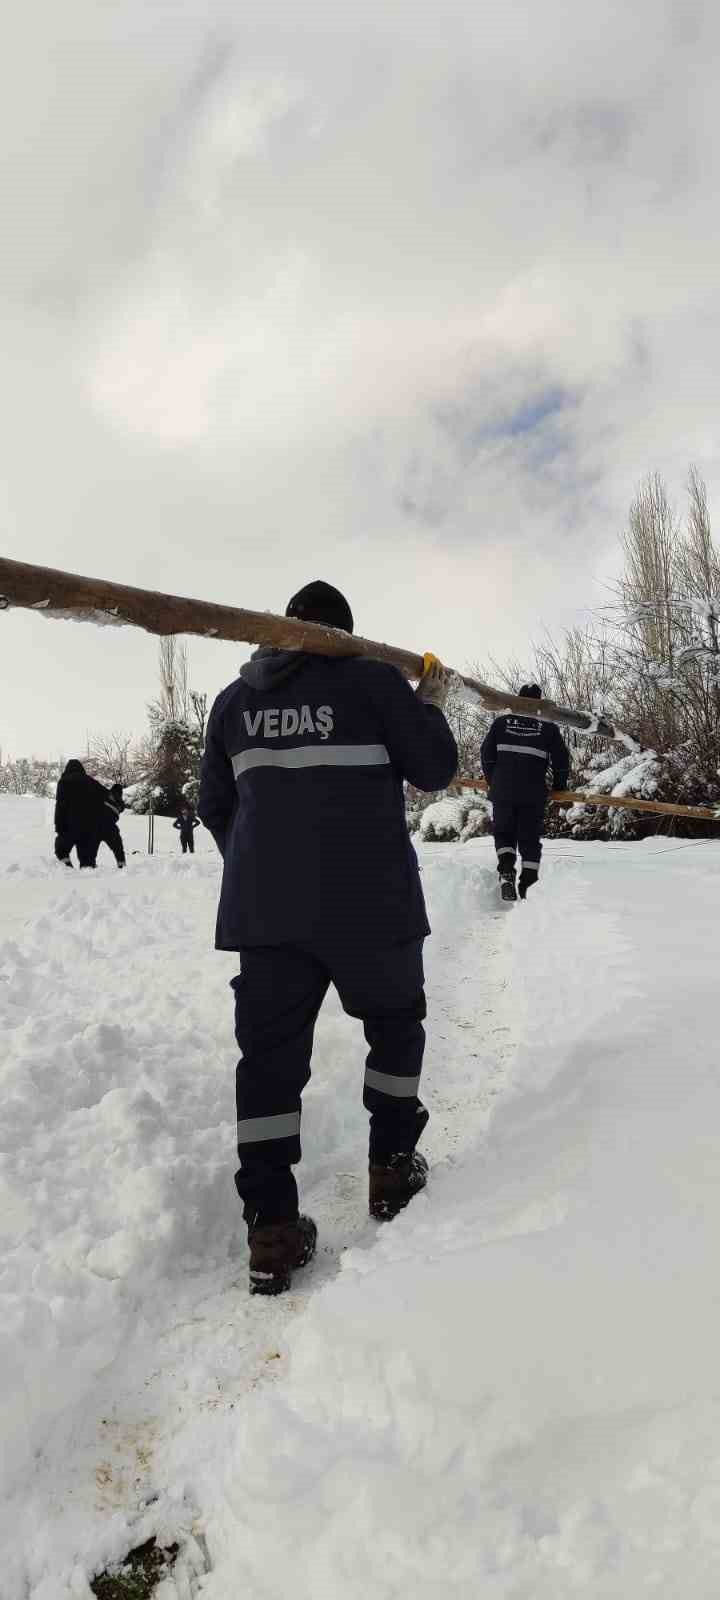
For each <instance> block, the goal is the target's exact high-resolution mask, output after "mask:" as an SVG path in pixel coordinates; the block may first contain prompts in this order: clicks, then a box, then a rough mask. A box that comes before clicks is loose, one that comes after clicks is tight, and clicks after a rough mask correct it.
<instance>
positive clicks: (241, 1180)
mask: <svg viewBox="0 0 720 1600" xmlns="http://www.w3.org/2000/svg"><path fill="white" fill-rule="evenodd" d="M286 615H288V616H291V617H298V618H301V619H303V620H306V621H308V622H320V623H325V624H327V625H329V626H331V627H334V628H340V629H342V630H344V631H345V632H347V633H352V631H353V617H352V612H351V610H350V607H349V605H348V603H347V601H346V600H345V599H344V597H343V595H341V594H340V593H339V591H338V590H337V589H334V588H333V587H332V586H331V585H329V584H326V583H322V582H320V581H318V582H315V583H310V584H308V585H307V586H306V587H305V588H304V589H301V590H300V592H299V593H298V594H296V595H295V596H294V597H293V599H292V600H291V601H290V603H289V605H288V607H287V612H286ZM447 689H448V674H447V673H446V672H445V669H444V668H443V667H442V666H441V665H440V663H439V662H436V661H435V660H434V658H433V660H432V663H431V664H429V665H428V670H427V671H426V672H425V674H424V676H423V678H422V679H421V681H420V683H419V684H418V687H417V690H416V691H415V692H413V690H412V689H411V688H410V686H409V684H408V683H407V682H406V680H405V679H404V678H403V676H402V674H401V673H400V672H399V671H397V669H396V668H395V667H391V666H386V665H385V664H383V663H382V662H380V661H374V660H369V659H367V658H360V657H341V658H336V657H332V658H331V657H327V656H318V655H310V654H308V653H304V652H303V651H302V650H276V649H273V648H271V647H269V646H263V647H262V648H261V649H259V650H258V651H257V652H256V653H255V655H254V656H253V658H252V660H251V661H250V662H248V664H247V665H246V666H244V667H243V668H242V669H241V672H240V676H239V678H237V679H235V681H234V682H233V683H231V684H230V685H229V687H228V688H227V689H225V690H224V691H223V692H222V693H221V694H220V695H219V696H218V698H217V700H216V701H215V704H214V706H213V709H212V712H211V715H210V719H209V723H208V730H207V740H206V746H205V755H204V758H203V765H202V774H201V783H200V797H199V805H198V810H199V813H200V816H201V818H202V820H203V822H204V823H205V826H206V827H208V828H209V829H210V831H211V832H212V834H213V835H214V837H215V840H216V843H217V845H218V847H219V849H220V851H221V853H222V855H223V857H224V871H223V881H222V890H221V896H220V906H219V911H218V920H217V935H216V946H217V948H218V949H220V950H237V951H239V953H240V972H239V975H238V976H237V977H236V978H234V979H233V988H234V991H235V1020H236V1038H237V1042H238V1044H239V1046H240V1049H241V1052H242V1056H241V1059H240V1061H239V1063H238V1067H237V1080H236V1084H237V1118H238V1155H239V1159H240V1168H239V1171H238V1173H237V1175H236V1179H235V1181H236V1185H237V1189H238V1193H239V1195H240V1198H241V1200H242V1201H243V1215H244V1217H245V1221H246V1223H247V1228H248V1240H249V1245H250V1292H251V1293H255V1294H257V1293H259V1294H277V1293H280V1292H281V1291H282V1290H283V1289H286V1288H288V1287H289V1285H290V1281H291V1275H292V1272H293V1270H294V1269H295V1268H296V1267H299V1266H302V1265H304V1264H305V1262H306V1261H308V1260H309V1259H310V1257H311V1256H312V1255H313V1253H314V1250H315V1242H316V1228H315V1224H314V1222H313V1221H312V1219H311V1218H309V1217H304V1216H301V1215H299V1207H298V1191H297V1185H296V1182H295V1177H294V1174H293V1170H292V1169H293V1167H294V1166H295V1165H296V1164H297V1163H298V1162H299V1161H300V1158H301V1151H300V1099H301V1094H302V1090H303V1088H304V1086H305V1084H306V1083H307V1082H308V1079H309V1077H310V1058H311V1054H312V1045H313V1030H314V1027H315V1022H316V1019H317V1016H318V1012H319V1010H320V1007H321V1005H322V1002H323V1000H324V998H325V995H326V993H327V990H328V988H329V986H330V984H331V983H332V984H334V986H335V988H336V990H337V992H338V995H339V997H340V1001H341V1004H342V1006H343V1008H344V1010H345V1011H346V1012H347V1013H348V1014H349V1015H350V1016H353V1017H357V1018H359V1019H360V1020H361V1021H362V1023H363V1027H364V1031H365V1037H366V1039H367V1042H368V1045H369V1047H370V1049H369V1054H368V1057H367V1066H366V1071H365V1083H364V1094H363V1101H364V1104H365V1106H366V1108H367V1110H368V1111H369V1113H370V1175H369V1203H370V1210H371V1213H372V1215H373V1216H375V1217H377V1218H379V1219H382V1218H386V1217H392V1216H395V1214H396V1213H397V1212H398V1211H399V1210H400V1209H401V1208H402V1207H403V1206H404V1205H406V1204H407V1203H408V1201H409V1200H410V1199H411V1197H412V1196H413V1195H414V1194H415V1193H417V1191H418V1190H419V1189H421V1188H423V1187H424V1185H425V1182H426V1174H427V1163H426V1162H425V1160H424V1158H423V1157H422V1156H420V1155H419V1154H418V1153H417V1151H416V1145H417V1142H418V1140H419V1138H420V1135H421V1133H422V1132H423V1129H424V1128H425V1126H426V1123H427V1121H428V1112H427V1111H426V1109H425V1107H424V1106H423V1104H422V1101H421V1100H420V1098H419V1095H418V1089H419V1084H420V1073H421V1068H422V1059H423V1050H424V1043H425V1035H424V1029H423V1019H424V1017H425V1013H426V1007H425V993H424V975H423V961H422V948H423V940H424V939H425V937H426V935H427V934H428V933H429V931H430V929H429V924H428V920H427V915H426V911H425V904H424V900H423V894H422V889H421V885H420V877H419V871H418V864H417V859H416V856H415V852H414V850H413V847H412V844H411V841H410V837H409V834H408V829H407V824H406V820H405V804H404V790H403V783H404V781H405V780H407V781H408V782H410V783H412V784H413V785H414V786H415V787H416V788H418V789H425V790H434V789H443V788H445V787H446V786H447V784H449V783H450V782H451V780H452V778H453V777H454V775H455V771H456V768H457V748H456V744H455V740H454V738H453V735H452V732H451V730H450V727H449V726H448V723H447V721H446V719H445V716H444V712H443V707H444V704H445V700H446V697H447Z"/></svg>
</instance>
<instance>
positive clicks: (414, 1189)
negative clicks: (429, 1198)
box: [370, 1150, 428, 1222]
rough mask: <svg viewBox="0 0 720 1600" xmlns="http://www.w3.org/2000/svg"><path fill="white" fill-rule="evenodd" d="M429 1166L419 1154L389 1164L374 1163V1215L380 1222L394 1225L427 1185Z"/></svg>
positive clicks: (391, 1159)
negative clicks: (401, 1213)
mask: <svg viewBox="0 0 720 1600" xmlns="http://www.w3.org/2000/svg"><path fill="white" fill-rule="evenodd" d="M427 1175H428V1164H427V1161H426V1160H425V1157H424V1156H421V1155H419V1154H418V1152H417V1150H411V1151H410V1152H409V1154H408V1153H405V1152H402V1151H400V1152H398V1154H397V1155H394V1156H389V1157H388V1160H387V1161H386V1162H383V1163H382V1164H381V1163H380V1162H374V1161H371V1162H370V1215H371V1217H374V1218H375V1220H376V1222H390V1221H391V1220H392V1218H393V1217H396V1216H397V1214H398V1211H402V1210H404V1208H405V1206H406V1205H407V1204H408V1201H410V1200H412V1197H413V1195H414V1194H418V1192H419V1190H420V1189H424V1188H425V1185H426V1183H427Z"/></svg>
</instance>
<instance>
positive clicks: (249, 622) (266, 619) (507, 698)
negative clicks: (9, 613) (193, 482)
mask: <svg viewBox="0 0 720 1600" xmlns="http://www.w3.org/2000/svg"><path fill="white" fill-rule="evenodd" d="M14 606H20V607H23V608H25V609H26V610H29V611H36V612H37V613H38V614H39V615H40V616H43V617H52V618H56V619H59V620H66V621H67V620H69V621H75V622H94V623H97V624H99V625H100V626H103V627H123V626H126V625H127V626H132V627H135V628H143V629H144V630H145V632H146V633H155V634H161V635H164V634H169V633H190V634H198V635H199V636H200V637H201V638H205V639H231V640H234V641H235V642H237V643H243V644H271V645H275V646H276V647H278V648H280V649H284V650H306V651H308V652H310V654H312V655H322V656H372V657H373V659H374V660H376V661H387V662H389V663H390V665H391V666H394V667H399V669H400V671H401V672H403V673H404V674H405V677H406V678H413V679H417V678H419V677H420V676H421V674H422V671H423V658H422V656H419V655H416V654H414V653H413V652H412V651H410V650H402V649H399V648H397V646H395V645H389V644H379V643H378V642H377V641H376V640H373V639H359V638H356V637H355V635H353V634H349V633H343V632H342V631H341V630H340V629H337V628H326V627H325V626H324V625H322V624H320V623H317V622H301V621H298V620H297V618H294V617H278V616H275V615H273V614H272V613H271V612H269V611H246V610H241V609H239V608H238V607H236V606H221V605H214V604H213V603H212V602H210V601H207V600H193V599H188V598H184V597H182V596H180V595H174V594H159V593H156V592H155V591H154V590H151V589H132V588H129V587H128V586H127V585H126V584H120V583H109V582H107V580H106V579H104V578H81V577H79V576H78V575H77V574H75V573H72V572H61V571H56V570H55V569H54V568H52V567H36V566H30V565H29V564H28V563H27V562H24V561H9V560H7V559H6V558H5V557H2V556H0V610H9V609H10V608H12V607H14ZM455 676H456V678H457V680H458V682H459V683H460V684H461V686H462V693H463V698H464V699H466V700H468V701H470V702H471V703H472V704H475V705H479V706H484V707H486V708H487V709H488V710H489V711H496V712H498V711H506V710H512V711H519V712H524V713H525V715H526V716H527V715H529V716H537V715H538V714H540V715H541V716H543V717H546V718H547V719H548V720H549V721H550V722H560V723H562V724H563V725H564V726H565V727H568V728H576V729H578V730H579V731H580V732H583V733H589V734H593V735H596V736H597V737H599V738H603V739H616V740H618V741H620V742H624V743H627V744H628V745H630V747H631V748H632V743H631V741H629V740H627V739H626V737H625V736H624V735H623V734H622V732H621V731H620V730H619V729H616V728H614V727H613V725H612V723H610V722H607V721H606V720H605V719H604V718H603V717H593V716H590V715H589V713H588V712H586V711H575V710H573V709H572V708H571V707H569V706H558V705H556V704H555V702H554V701H553V700H527V699H521V697H520V696H519V695H514V694H508V693H507V691H506V690H505V689H494V688H493V687H492V685H491V684H488V683H481V682H480V681H479V680H478V679H476V678H469V677H466V676H465V675H464V674H463V673H456V674H455Z"/></svg>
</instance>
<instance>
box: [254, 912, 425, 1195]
mask: <svg viewBox="0 0 720 1600" xmlns="http://www.w3.org/2000/svg"><path fill="white" fill-rule="evenodd" d="M331 983H333V984H334V985H335V988H336V990H337V992H338V995H339V997H340V1002H341V1005H342V1007H343V1010H344V1011H346V1012H347V1013H348V1015H349V1016H351V1017H358V1018H360V1020H361V1021H362V1024H363V1028H364V1030H365V1038H366V1039H367V1042H368V1044H369V1046H370V1051H369V1054H368V1057H367V1062H366V1068H365V1084H364V1091H363V1104H364V1105H365V1107H366V1109H367V1110H368V1111H369V1113H370V1159H371V1161H377V1162H382V1161H384V1160H387V1159H388V1158H389V1157H390V1156H391V1155H393V1154H395V1153H396V1152H399V1151H410V1150H414V1148H415V1145H416V1143H417V1140H418V1139H419V1137H420V1134H421V1133H422V1131H423V1128H424V1127H425V1125H426V1123H427V1121H428V1113H427V1111H426V1110H425V1107H424V1106H423V1105H422V1102H421V1101H420V1100H419V1099H418V1093H417V1091H418V1086H419V1082H420V1073H421V1070H422V1059H423V1051H424V1048H425V1030H424V1028H423V1018H424V1017H425V1012H426V1007H425V991H424V975H423V964H422V940H420V939H416V940H412V941H411V942H410V943H405V944H398V945H393V946H390V947H389V948H387V949H382V948H379V949H377V948H372V949H370V948H368V947H367V946H366V945H362V946H354V947H341V948H338V949H332V948H327V947H325V946H323V947H318V946H315V945H304V944H303V945H273V946H252V947H249V948H246V949H244V950H241V951H240V973H239V976H238V977H237V978H233V980H232V987H233V989H234V990H235V1033H236V1038H237V1042H238V1045H239V1046H240V1049H241V1051H242V1057H241V1059H240V1061H239V1062H238V1067H237V1079H236V1088H237V1118H238V1156H239V1158H240V1168H239V1171H238V1173H237V1174H236V1178H235V1182H236V1185H237V1190H238V1194H239V1195H240V1198H241V1200H242V1201H243V1214H244V1216H245V1219H246V1221H247V1222H248V1224H249V1225H253V1224H256V1223H257V1221H258V1219H260V1220H261V1221H262V1222H281V1221H284V1220H285V1219H286V1218H291V1217H296V1216H297V1214H298V1194H297V1185H296V1183H295V1178H294V1176H293V1173H292V1171H291V1167H292V1166H293V1165H295V1164H296V1163H297V1162H298V1161H299V1160H300V1158H301V1150H300V1097H301V1094H302V1091H303V1089H304V1087H305V1084H306V1083H307V1082H308V1079H309V1077H310V1058H311V1055H312V1046H313V1032H314V1028H315V1022H316V1020H317V1015H318V1012H319V1010H320V1007H321V1005H322V1003H323V1000H324V998H325V995H326V994H327V991H328V988H329V986H330V984H331Z"/></svg>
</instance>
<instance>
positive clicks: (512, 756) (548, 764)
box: [480, 683, 570, 900]
mask: <svg viewBox="0 0 720 1600" xmlns="http://www.w3.org/2000/svg"><path fill="white" fill-rule="evenodd" d="M519 693H520V695H521V696H523V697H524V698H525V699H527V700H540V699H541V698H542V697H541V692H540V688H539V685H538V684H537V683H524V684H523V686H522V688H521V689H520V691H519ZM480 759H481V762H482V769H483V773H484V775H485V777H486V779H487V783H488V788H489V791H490V799H491V801H492V808H493V833H494V835H495V849H496V851H497V858H498V873H499V875H500V891H501V894H502V897H503V899H504V900H515V899H516V898H517V895H516V891H515V869H516V865H517V858H518V853H519V855H520V859H521V863H522V865H521V871H520V880H519V883H518V891H519V894H520V899H521V900H524V899H525V897H526V895H527V892H528V889H529V888H531V887H532V885H533V884H534V883H537V880H538V874H539V871H540V857H541V855H542V842H541V835H542V831H543V821H544V817H545V806H546V805H547V797H548V785H547V777H548V771H549V769H550V768H552V779H553V788H555V789H565V788H566V787H567V780H568V772H569V769H570V753H569V751H568V747H567V745H566V743H565V740H564V739H563V736H562V734H561V732H560V729H559V728H558V726H557V723H555V722H547V721H545V720H544V718H542V717H540V716H537V717H534V716H527V715H524V714H522V713H520V712H515V711H505V712H503V714H502V716H500V717H496V718H495V721H494V722H493V725H492V727H491V728H490V731H489V733H488V734H487V735H486V737H485V739H484V740H483V745H482V750H481V752H480Z"/></svg>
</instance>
